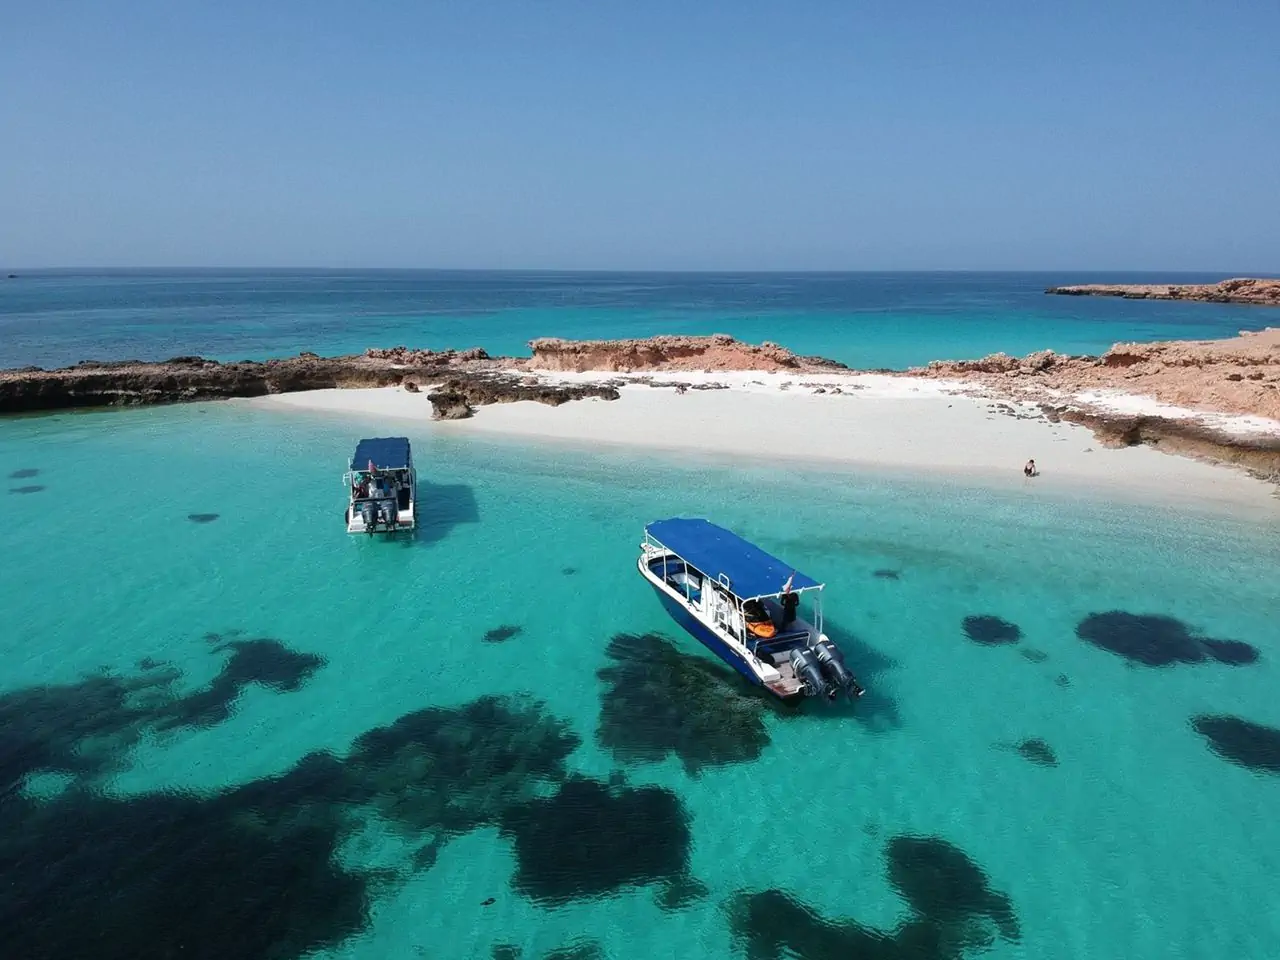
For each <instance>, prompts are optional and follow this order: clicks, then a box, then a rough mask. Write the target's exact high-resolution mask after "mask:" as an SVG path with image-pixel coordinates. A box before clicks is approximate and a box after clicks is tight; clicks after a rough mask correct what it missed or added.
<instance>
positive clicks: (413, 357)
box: [312, 347, 489, 367]
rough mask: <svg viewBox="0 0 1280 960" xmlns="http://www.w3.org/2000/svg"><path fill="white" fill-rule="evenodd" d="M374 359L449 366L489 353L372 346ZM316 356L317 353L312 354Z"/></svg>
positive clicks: (485, 357) (474, 349)
mask: <svg viewBox="0 0 1280 960" xmlns="http://www.w3.org/2000/svg"><path fill="white" fill-rule="evenodd" d="M364 355H365V356H366V357H369V358H370V359H373V360H390V361H391V362H392V363H395V364H398V365H401V366H409V367H421V366H440V365H445V366H449V365H452V364H465V363H473V362H475V361H477V360H488V359H489V354H487V353H485V352H484V351H483V350H481V349H480V348H479V347H472V348H471V349H470V350H422V349H419V348H416V347H412V348H411V347H387V348H385V349H382V348H379V347H370V348H369V349H368V350H366V351H365V352H364ZM312 356H315V354H312Z"/></svg>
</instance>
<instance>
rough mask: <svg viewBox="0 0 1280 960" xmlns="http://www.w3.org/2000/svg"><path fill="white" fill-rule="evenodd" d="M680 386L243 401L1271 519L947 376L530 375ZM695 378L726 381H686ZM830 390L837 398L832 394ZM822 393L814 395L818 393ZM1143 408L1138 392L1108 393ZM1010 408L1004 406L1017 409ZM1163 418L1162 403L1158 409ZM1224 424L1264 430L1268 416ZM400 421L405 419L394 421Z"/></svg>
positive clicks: (1248, 491)
mask: <svg viewBox="0 0 1280 960" xmlns="http://www.w3.org/2000/svg"><path fill="white" fill-rule="evenodd" d="M636 377H648V378H650V379H653V380H656V381H659V382H662V383H685V384H688V385H689V389H687V390H686V391H685V392H683V393H679V392H677V391H676V390H675V389H673V388H671V387H650V386H647V385H642V384H637V383H629V384H627V385H625V386H623V387H621V388H620V393H621V398H620V399H619V400H617V401H605V400H577V401H571V402H569V403H565V404H563V405H562V406H559V407H551V406H547V405H545V404H539V403H533V402H521V403H501V404H493V405H489V406H482V407H478V408H477V409H476V411H475V415H474V416H473V417H471V418H469V419H466V420H453V421H435V420H432V416H431V415H432V410H431V403H430V402H429V401H428V400H427V393H428V392H429V389H428V388H427V387H426V386H424V387H423V389H422V392H420V393H407V392H405V391H404V390H402V389H399V388H384V389H365V390H359V389H358V390H316V391H309V392H304V393H287V394H277V395H273V396H269V397H262V398H256V399H253V400H247V401H238V402H243V403H248V404H251V405H254V406H258V407H263V408H270V409H275V410H297V411H314V412H317V413H326V414H331V415H335V416H349V417H353V418H359V419H360V420H361V421H366V422H367V421H368V420H370V419H388V420H397V421H412V422H413V423H414V424H416V425H417V427H418V429H420V430H424V431H429V432H432V433H438V434H447V435H451V436H468V435H471V436H477V435H504V436H510V437H515V438H522V439H524V440H528V441H536V442H561V443H565V444H588V445H592V446H599V445H603V444H608V445H621V446H626V447H632V448H640V449H652V450H654V451H668V452H670V453H675V454H680V453H683V454H686V455H689V454H697V455H710V456H715V457H745V458H750V459H752V460H756V461H759V460H764V459H771V458H778V457H787V458H794V459H795V460H797V461H808V462H812V463H815V464H820V465H822V466H823V467H824V468H826V469H842V468H851V469H857V468H873V469H884V470H896V471H900V472H909V473H912V474H921V473H927V474H938V475H951V476H954V477H956V478H965V479H968V480H969V481H971V482H978V483H981V484H983V485H995V486H999V487H1010V488H1016V489H1031V490H1035V489H1043V490H1046V492H1047V491H1050V490H1052V491H1056V492H1066V493H1078V494H1081V495H1085V496H1103V497H1108V498H1114V499H1124V500H1130V501H1132V500H1134V499H1139V500H1155V501H1163V502H1171V501H1172V502H1183V503H1195V504H1198V505H1201V506H1204V507H1210V508H1228V509H1238V508H1253V509H1256V510H1258V511H1259V512H1261V513H1265V514H1269V515H1272V516H1274V515H1276V514H1280V500H1277V498H1276V497H1275V495H1274V487H1272V486H1271V485H1269V484H1266V483H1263V482H1261V481H1259V480H1255V479H1253V478H1251V477H1250V476H1248V475H1247V474H1245V473H1244V472H1243V471H1239V470H1235V469H1232V468H1229V467H1223V466H1217V465H1213V464H1209V463H1203V462H1199V461H1196V460H1192V459H1189V458H1184V457H1177V456H1170V455H1168V454H1164V453H1160V452H1158V451H1156V450H1153V449H1151V448H1149V447H1130V448H1125V449H1108V448H1106V447H1102V446H1100V445H1099V444H1098V443H1097V442H1096V441H1095V440H1094V438H1093V436H1092V434H1091V433H1090V432H1089V431H1088V430H1087V429H1086V428H1084V427H1081V426H1078V425H1075V424H1068V423H1056V424H1055V423H1050V422H1048V421H1047V420H1045V419H1043V418H1041V417H1036V418H1034V419H1032V415H1033V414H1035V413H1036V410H1035V408H1034V407H1033V406H1031V405H1028V406H1026V407H1025V408H1024V410H1022V411H1020V412H1023V413H1025V415H1026V417H1027V419H1019V418H1017V417H1014V416H1011V415H1009V414H1008V413H1007V412H1000V411H999V410H998V409H997V404H998V403H1000V401H996V400H987V399H984V398H981V397H975V396H971V395H967V394H966V393H961V392H960V391H961V390H962V389H965V390H969V391H971V389H972V388H970V387H967V386H966V385H961V384H959V383H952V382H948V381H938V380H918V379H908V378H902V377H888V376H877V375H871V374H860V375H852V376H851V375H839V374H832V375H795V374H766V373H759V372H754V371H752V372H732V373H724V372H717V373H714V374H707V373H658V374H636V375H612V374H600V373H588V374H572V373H557V374H543V375H541V376H540V377H539V379H541V380H544V381H547V382H558V383H565V382H590V381H596V382H599V381H602V380H609V381H618V380H634V379H635V378H636ZM707 383H719V384H727V385H729V388H728V389H715V390H707V389H702V390H700V389H697V386H699V385H703V384H707ZM836 387H838V388H839V389H840V390H841V392H840V393H832V392H831V390H832V389H833V388H836ZM819 388H821V389H823V390H825V391H826V392H824V393H817V392H816V390H817V389H819ZM1108 399H1109V400H1111V401H1112V402H1115V403H1125V402H1128V403H1130V404H1133V405H1137V406H1138V407H1141V406H1142V401H1143V399H1144V398H1132V399H1128V400H1125V399H1116V398H1108ZM1009 406H1014V407H1015V409H1016V405H1009ZM1161 412H1162V413H1165V414H1166V415H1168V413H1169V411H1167V410H1162V411H1161ZM1246 419H1247V418H1240V423H1239V424H1237V425H1236V426H1237V428H1238V429H1241V430H1249V431H1251V432H1252V431H1272V430H1274V431H1276V432H1277V433H1278V434H1280V423H1275V422H1273V421H1260V420H1257V418H1253V420H1255V421H1257V422H1246ZM407 429H408V428H407V427H406V430H407ZM1029 458H1034V459H1035V461H1036V463H1037V465H1038V466H1039V468H1040V470H1041V476H1040V477H1037V478H1035V479H1034V480H1031V481H1028V480H1026V479H1025V478H1024V477H1023V476H1022V465H1023V464H1024V463H1025V462H1026V461H1027V460H1028V459H1029Z"/></svg>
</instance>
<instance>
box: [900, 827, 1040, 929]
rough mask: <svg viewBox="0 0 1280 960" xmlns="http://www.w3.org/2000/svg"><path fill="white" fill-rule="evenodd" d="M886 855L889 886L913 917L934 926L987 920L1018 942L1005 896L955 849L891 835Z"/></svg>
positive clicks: (944, 843) (933, 841) (937, 841)
mask: <svg viewBox="0 0 1280 960" xmlns="http://www.w3.org/2000/svg"><path fill="white" fill-rule="evenodd" d="M887 857H888V860H889V883H891V884H892V885H893V888H894V889H895V890H897V891H898V893H899V894H901V895H902V898H903V899H904V900H906V901H907V902H908V903H909V904H911V908H912V909H913V910H915V911H916V913H918V914H920V915H921V916H923V917H927V918H929V919H930V920H932V921H934V922H938V923H951V922H960V921H965V920H968V919H971V918H975V917H985V918H987V919H988V920H990V921H991V922H992V923H994V924H995V926H996V928H997V930H998V931H999V932H1000V935H1001V936H1002V937H1004V938H1005V939H1006V940H1011V941H1012V940H1017V939H1018V936H1019V934H1018V921H1017V919H1016V918H1015V916H1014V913H1013V906H1012V905H1011V904H1010V902H1009V898H1008V897H1007V896H1005V895H1004V894H1002V893H997V892H996V891H994V890H992V889H991V887H990V886H989V882H988V880H987V875H986V874H985V873H984V872H983V870H982V868H981V867H979V866H978V865H977V864H976V863H974V862H973V861H972V860H970V859H969V856H968V854H966V853H965V852H964V851H963V850H961V849H960V848H959V847H956V846H954V845H952V844H950V843H948V842H947V841H946V840H943V839H941V838H939V837H894V838H893V839H892V840H890V841H889V847H888V850H887Z"/></svg>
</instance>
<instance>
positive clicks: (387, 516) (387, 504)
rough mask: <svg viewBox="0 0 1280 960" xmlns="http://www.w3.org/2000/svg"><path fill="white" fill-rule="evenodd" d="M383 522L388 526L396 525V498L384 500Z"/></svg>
mask: <svg viewBox="0 0 1280 960" xmlns="http://www.w3.org/2000/svg"><path fill="white" fill-rule="evenodd" d="M382 522H383V524H384V525H386V526H387V527H394V526H395V525H396V502H395V501H394V500H383V501H382Z"/></svg>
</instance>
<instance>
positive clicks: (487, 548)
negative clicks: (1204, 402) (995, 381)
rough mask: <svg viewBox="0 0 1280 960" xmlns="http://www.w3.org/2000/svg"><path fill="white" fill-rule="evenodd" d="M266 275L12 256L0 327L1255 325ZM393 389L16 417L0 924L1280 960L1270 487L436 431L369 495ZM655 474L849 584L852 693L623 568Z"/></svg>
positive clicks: (354, 959)
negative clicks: (1235, 498)
mask: <svg viewBox="0 0 1280 960" xmlns="http://www.w3.org/2000/svg"><path fill="white" fill-rule="evenodd" d="M256 276H257V279H253V277H251V276H248V275H240V276H239V277H238V278H235V277H231V276H229V275H208V274H206V275H201V276H199V277H194V278H187V279H178V278H172V277H170V278H169V279H168V280H162V279H158V278H156V277H152V278H150V279H147V278H143V277H141V276H137V275H129V276H125V277H114V278H109V279H103V278H101V277H99V278H78V279H77V278H71V277H68V276H61V275H60V276H58V277H53V276H51V275H36V276H30V277H27V276H24V277H20V278H19V279H18V280H15V281H9V282H8V283H9V286H7V287H4V286H0V289H3V290H4V293H3V295H2V297H3V299H0V305H2V306H3V311H2V312H3V316H4V319H3V320H2V321H0V323H3V324H4V334H3V337H2V338H0V343H2V344H3V346H2V349H3V350H4V351H5V358H4V360H3V363H4V364H5V365H10V364H15V363H45V364H57V363H61V362H64V361H67V360H78V359H81V358H83V357H87V356H112V357H120V356H167V355H171V354H178V353H206V354H212V355H216V356H223V357H238V356H263V355H269V354H272V353H296V352H297V351H299V350H303V349H315V350H319V351H321V352H333V351H339V350H352V349H357V348H360V347H363V346H366V345H369V344H371V343H386V344H394V343H397V342H406V343H427V344H429V345H445V344H455V345H466V344H471V343H479V344H482V345H485V346H486V347H487V348H490V349H494V350H497V351H512V350H515V349H516V348H517V347H519V345H520V343H522V342H523V340H525V339H527V338H528V337H529V336H532V335H534V334H543V333H560V334H566V335H579V336H581V335H592V336H614V335H619V334H627V335H638V334H641V333H649V332H656V331H659V330H675V329H680V330H691V331H698V332H708V331H711V330H726V331H727V332H730V333H736V334H739V335H743V336H748V337H750V338H752V339H761V338H764V337H769V338H772V339H776V340H779V341H781V342H783V343H786V344H787V345H789V346H793V347H795V348H796V349H800V350H804V351H806V352H809V351H812V352H822V353H828V354H830V355H834V356H838V357H840V358H841V359H845V360H848V361H849V362H852V363H859V364H864V365H872V366H877V365H901V364H903V363H911V362H916V361H918V360H924V359H928V358H929V357H931V356H934V355H937V354H938V353H943V354H945V353H948V352H951V353H955V354H957V355H961V354H973V353H975V352H977V353H981V352H986V351H987V350H991V349H1005V350H1008V351H1010V352H1022V351H1023V350H1027V349H1032V348H1034V347H1038V346H1055V347H1058V348H1060V349H1076V350H1096V349H1100V348H1102V347H1105V346H1106V345H1107V344H1108V343H1109V342H1111V341H1112V340H1116V339H1126V338H1130V337H1135V336H1139V335H1150V336H1161V337H1163V336H1172V335H1181V336H1186V335H1192V336H1207V335H1211V334H1213V333H1215V332H1217V333H1231V332H1234V330H1235V329H1237V328H1240V327H1245V326H1248V325H1261V323H1262V322H1263V321H1264V320H1265V319H1266V315H1265V314H1263V313H1262V312H1260V311H1259V312H1254V311H1248V310H1244V309H1231V308H1220V307H1206V308H1203V309H1202V308H1201V307H1199V306H1197V305H1179V304H1153V303H1134V302H1125V301H1103V300H1078V299H1068V298H1063V299H1054V298H1047V297H1042V296H1039V295H1038V294H1037V292H1036V291H1037V290H1038V288H1040V287H1042V286H1043V285H1045V283H1047V282H1051V281H1052V280H1054V279H1057V278H1029V277H1022V276H1009V277H984V278H978V277H967V276H957V277H951V278H949V279H948V278H943V277H938V276H935V277H925V278H907V277H893V276H883V277H875V278H872V277H841V278H821V277H819V278H794V277H791V278H781V277H776V278H758V277H757V278H737V279H734V278H718V279H713V278H700V279H696V280H695V279H691V278H666V279H661V278H655V277H648V278H631V279H629V280H624V279H623V278H605V277H599V276H592V277H587V278H582V277H578V278H567V277H562V278H551V277H548V276H545V275H538V276H528V277H514V276H504V277H498V278H491V279H487V280H486V279H481V278H477V277H475V276H474V275H429V274H415V275H402V274H393V273H389V274H359V275H355V274H351V275H332V274H327V275H303V274H297V275H292V277H291V278H286V279H284V280H280V279H272V280H268V279H266V278H265V276H264V275H256ZM379 278H385V280H386V289H384V288H383V287H382V286H381V280H380V279H379ZM184 285H187V288H188V289H189V291H190V293H191V296H190V297H189V298H187V297H184V296H183V295H182V292H181V291H182V289H183V287H184ZM290 285H296V287H294V289H295V290H298V291H303V292H297V293H295V294H290V293H289V292H288V290H289V289H290ZM628 285H629V289H630V292H628ZM751 285H758V289H757V293H756V294H754V295H753V294H749V293H748V292H747V288H748V287H749V286H751ZM433 288H435V289H437V290H451V291H452V292H451V293H448V294H447V295H446V294H444V293H440V295H439V296H437V297H433V296H432V295H431V293H430V291H431V290H432V289H433ZM77 289H78V290H79V292H78V293H76V292H74V291H76V290H77ZM219 290H221V291H223V292H222V293H221V294H219V293H218V291H219ZM326 290H327V291H330V292H331V296H330V295H326V294H325V293H324V292H323V291H326ZM360 290H363V291H365V292H364V293H360V292H359V291H360ZM15 291H16V292H15ZM237 291H238V292H237ZM557 291H558V292H557ZM768 291H772V293H769V292H768ZM557 298H559V302H557ZM770 298H773V299H770ZM41 303H43V304H44V306H41V305H40V304H41ZM15 304H20V305H23V306H21V309H20V310H15V309H14V306H15ZM55 304H60V306H55ZM593 317H594V318H596V320H594V321H593V320H592V318H593ZM735 318H736V319H735ZM784 318H785V322H783V320H784ZM966 318H970V319H971V320H972V326H970V323H969V320H966ZM1273 322H1274V321H1273ZM593 323H598V325H597V326H593ZM735 324H736V325H735ZM908 329H916V330H927V331H929V333H928V334H927V335H925V339H927V340H928V341H929V343H930V344H934V343H947V344H954V345H955V350H947V349H944V350H940V351H939V350H935V349H934V348H933V347H931V346H929V345H927V344H921V343H916V342H915V341H913V339H912V338H911V337H910V336H908V335H906V334H905V333H904V331H905V330H908ZM787 331H790V332H787ZM841 331H844V333H843V335H842V334H841ZM15 333H16V334H17V336H16V339H15ZM806 338H808V339H806ZM403 429H405V428H404V426H403V425H389V424H385V423H378V422H368V421H346V422H343V421H338V420H331V419H328V418H326V417H324V416H319V415H299V414H291V413H288V412H280V411H276V410H271V409H262V408H257V407H252V406H246V405H241V404H237V403H225V404H216V403H215V404H195V405H188V406H180V407H171V408H153V409H144V410H127V411H105V412H76V413H62V414H55V415H47V416H34V417H18V418H10V419H6V420H0V475H3V476H4V477H5V478H7V479H6V484H7V487H6V490H7V492H6V493H4V494H3V495H0V584H3V611H4V616H3V620H0V623H3V629H0V957H4V958H5V960H8V958H10V957H12V958H15V960H19V958H20V960H125V958H129V960H173V958H176V957H182V958H193V960H206V958H207V960H227V958H236V960H296V958H303V957H308V958H316V960H320V958H324V960H329V958H332V960H338V958H341V960H386V958H390V960H399V958H405V960H417V958H436V960H452V958H459V960H471V958H475V960H516V958H519V960H590V958H595V960H601V958H610V960H632V958H636V960H654V958H659V957H662V958H666V957H673V958H709V960H721V958H724V960H728V958H737V960H775V958H777V960H780V958H803V960H850V958H859V960H967V958H978V957H990V958H993V960H1015V958H1018V960H1031V958H1035V960H1042V958H1043V960H1079V958H1083V957H1087V958H1090V960H1148V958H1149V960H1167V958H1170V957H1178V958H1185V960H1223V958H1231V960H1274V958H1275V957H1277V956H1280V900H1277V897H1276V894H1275V889H1276V877H1277V876H1278V875H1280V822H1278V821H1277V818H1276V816H1275V813H1274V811H1275V810H1276V809H1280V699H1277V697H1276V690H1277V689H1278V683H1280V590H1277V587H1276V583H1277V579H1276V571H1277V570H1280V519H1277V520H1276V521H1273V522H1266V521H1259V520H1258V519H1257V518H1256V516H1254V517H1250V518H1248V519H1245V518H1241V519H1239V520H1237V519H1233V518H1231V517H1230V516H1223V515H1221V514H1215V515H1208V514H1205V515H1200V514H1196V513H1191V512H1186V511H1175V510H1174V509H1173V508H1171V507H1169V506H1162V505H1158V504H1152V505H1150V506H1135V505H1133V504H1125V505H1117V504H1110V503H1106V502H1100V501H1099V502H1092V501H1089V500H1083V499H1079V498H1075V499H1071V500H1069V501H1068V500H1062V501H1058V500H1055V499H1053V498H1052V497H1051V496H1049V495H1047V494H1045V493H1042V492H1039V491H1029V490H1027V489H1024V488H1022V487H1019V488H1018V490H1017V491H1016V492H1014V491H1002V492H1001V491H991V490H986V489H982V488H979V487H972V486H968V485H965V484H963V483H957V482H955V481H944V480H942V479H937V480H930V479H926V478H921V479H919V480H917V481H905V480H902V479H893V478H888V477H886V476H884V475H883V474H881V473H876V474H870V473H866V474H863V473H858V472H854V471H848V472H841V473H824V472H817V471H815V470H810V469H801V468H798V467H796V466H795V465H788V466H787V467H785V468H782V467H777V468H774V467H769V466H761V465H756V464H752V465H745V466H740V467H737V468H733V469H730V468H728V467H725V466H718V465H714V464H708V463H705V462H701V461H699V462H689V461H682V460H681V459H679V458H678V457H677V456H675V455H672V456H670V457H665V458H664V457H656V456H654V455H651V454H645V455H640V454H626V453H622V452H616V451H610V452H590V451H583V450H581V449H576V448H575V449H570V448H560V447H552V446H547V447H532V446H526V445H520V444H515V443H507V442H495V441H492V440H479V439H472V438H467V437H465V436H458V435H456V434H453V435H449V436H445V435H442V434H441V433H437V432H436V431H434V430H433V429H432V428H431V426H430V425H429V424H424V425H421V426H417V425H411V426H410V428H409V430H410V437H411V439H412V441H413V444H414V452H415V457H416V460H417V462H418V465H419V470H420V475H421V479H422V484H421V486H422V489H421V494H420V509H421V512H422V516H423V519H424V522H423V525H422V527H421V528H420V529H419V530H418V531H417V533H416V535H415V536H414V537H412V538H409V539H402V540H399V541H395V542H388V541H383V540H381V539H373V540H371V539H368V538H364V537H350V536H348V535H347V534H346V533H344V532H343V527H342V512H343V508H344V506H345V500H344V489H343V484H342V479H341V478H342V472H343V467H344V465H345V460H346V458H347V457H348V456H349V454H350V451H351V448H352V446H353V444H354V442H355V440H356V439H358V438H359V437H361V436H374V435H379V434H385V433H387V432H392V431H394V432H400V431H402V430H403ZM672 515H686V516H696V515H700V516H706V517H708V518H710V519H712V520H715V521H717V522H719V523H722V524H724V525H726V526H729V527H732V528H734V529H736V530H738V531H739V532H740V533H742V534H743V535H745V536H747V537H748V538H750V539H752V540H755V541H756V542H758V543H760V544H761V545H762V546H763V547H765V548H767V549H769V550H771V551H773V552H775V553H777V554H779V555H780V556H782V557H784V558H786V559H787V560H788V561H789V562H791V563H794V564H795V565H797V566H798V567H799V568H800V569H802V570H804V571H805V572H807V573H809V574H810V575H812V576H814V577H816V578H818V579H821V580H823V581H825V582H826V584H827V585H828V586H827V601H826V604H825V607H826V615H827V620H828V626H829V627H830V632H832V634H833V636H834V637H835V638H836V639H837V641H838V642H839V643H840V644H841V645H842V646H843V648H844V649H845V651H846V653H847V656H848V659H849V661H850V663H851V665H852V666H853V668H854V670H855V671H856V672H857V674H858V675H859V677H860V679H861V680H862V682H863V684H864V685H865V686H866V687H867V689H868V693H867V695H866V696H865V697H864V698H863V699H862V700H860V701H858V702H857V703H856V704H855V705H852V706H849V705H844V706H837V707H834V708H832V707H828V706H826V705H823V704H818V703H807V704H804V705H802V707H801V708H800V709H798V710H788V709H781V708H778V707H776V706H775V705H774V704H772V703H770V702H769V701H767V700H765V699H763V698H762V697H761V696H759V695H757V693H756V692H755V691H753V690H752V689H749V688H746V687H745V686H743V685H742V684H741V683H740V682H739V681H738V679H737V678H736V676H735V675H734V674H732V673H729V672H728V671H727V670H726V669H723V668H722V667H721V666H720V664H719V662H718V661H716V660H715V659H713V658H712V657H711V656H710V655H709V654H707V653H706V652H705V651H704V650H703V649H702V648H701V647H700V646H699V645H697V644H696V643H695V642H693V641H692V640H690V639H688V638H687V637H685V636H683V635H682V634H681V633H680V632H679V631H678V630H677V629H675V628H674V627H673V625H672V624H671V622H670V621H669V620H668V619H667V618H666V616H665V614H664V613H663V611H662V609H661V607H660V606H659V604H658V603H657V601H656V599H655V598H654V597H653V596H652V594H651V592H650V591H649V589H648V587H647V586H646V585H644V584H643V582H642V581H641V579H640V577H639V576H638V574H637V573H636V570H635V565H634V561H635V556H636V553H637V549H638V543H639V540H640V537H641V532H642V527H643V524H644V523H645V522H646V521H649V520H652V519H657V518H660V517H665V516H672ZM1278 517H1280V515H1278Z"/></svg>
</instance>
